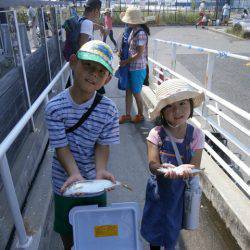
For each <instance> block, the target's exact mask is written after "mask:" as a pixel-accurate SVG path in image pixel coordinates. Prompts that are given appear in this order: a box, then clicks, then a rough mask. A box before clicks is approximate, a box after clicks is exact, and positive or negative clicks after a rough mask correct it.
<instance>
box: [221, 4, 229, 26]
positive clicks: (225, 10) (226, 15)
mask: <svg viewBox="0 0 250 250" xmlns="http://www.w3.org/2000/svg"><path fill="white" fill-rule="evenodd" d="M229 13H230V5H229V4H228V3H225V5H224V6H223V7H222V23H223V24H224V25H228V20H229Z"/></svg>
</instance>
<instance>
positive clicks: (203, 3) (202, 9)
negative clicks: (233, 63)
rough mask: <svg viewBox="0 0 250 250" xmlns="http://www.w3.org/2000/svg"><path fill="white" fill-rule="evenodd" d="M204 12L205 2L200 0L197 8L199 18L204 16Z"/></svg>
mask: <svg viewBox="0 0 250 250" xmlns="http://www.w3.org/2000/svg"><path fill="white" fill-rule="evenodd" d="M205 10H206V1H205V0H202V1H201V3H200V6H199V16H200V17H201V18H202V17H203V16H204V14H205Z"/></svg>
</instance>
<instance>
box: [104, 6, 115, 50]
mask: <svg viewBox="0 0 250 250" xmlns="http://www.w3.org/2000/svg"><path fill="white" fill-rule="evenodd" d="M104 27H105V29H106V30H107V32H105V33H104V35H103V42H105V43H106V40H107V36H109V38H110V40H111V41H112V43H113V44H114V45H115V51H117V43H116V41H115V39H114V33H113V21H112V16H111V11H110V9H108V8H107V9H105V12H104Z"/></svg>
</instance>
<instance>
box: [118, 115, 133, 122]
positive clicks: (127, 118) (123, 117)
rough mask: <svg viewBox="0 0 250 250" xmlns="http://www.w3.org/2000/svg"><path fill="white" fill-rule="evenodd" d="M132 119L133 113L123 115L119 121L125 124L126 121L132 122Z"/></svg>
mask: <svg viewBox="0 0 250 250" xmlns="http://www.w3.org/2000/svg"><path fill="white" fill-rule="evenodd" d="M130 121H131V115H122V116H120V118H119V123H120V124H123V123H125V122H130Z"/></svg>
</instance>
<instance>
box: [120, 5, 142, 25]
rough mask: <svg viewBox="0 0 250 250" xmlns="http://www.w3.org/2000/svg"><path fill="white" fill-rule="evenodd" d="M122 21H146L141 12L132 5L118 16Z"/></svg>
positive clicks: (132, 22) (129, 22)
mask: <svg viewBox="0 0 250 250" xmlns="http://www.w3.org/2000/svg"><path fill="white" fill-rule="evenodd" d="M120 17H121V20H122V22H124V23H128V24H143V23H146V21H145V19H144V17H143V16H142V12H141V10H140V9H139V8H136V7H134V6H131V7H128V8H127V9H126V12H125V14H124V15H123V16H120Z"/></svg>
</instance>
